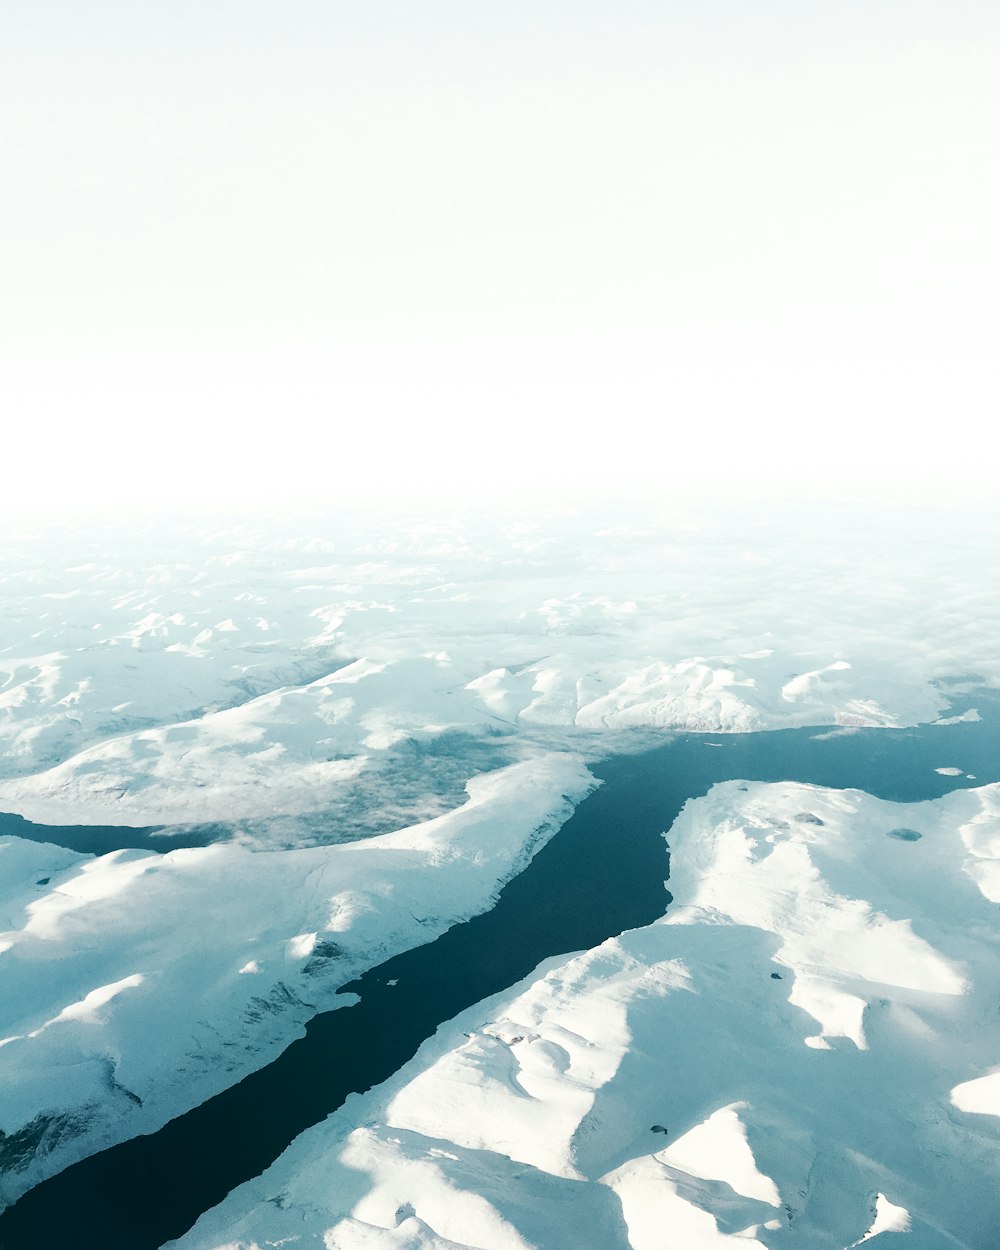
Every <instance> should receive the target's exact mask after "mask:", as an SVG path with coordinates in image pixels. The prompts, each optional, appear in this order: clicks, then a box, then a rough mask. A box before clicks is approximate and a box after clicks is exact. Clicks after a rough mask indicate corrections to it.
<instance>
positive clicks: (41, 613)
mask: <svg viewBox="0 0 1000 1250" xmlns="http://www.w3.org/2000/svg"><path fill="white" fill-rule="evenodd" d="M997 563H1000V526H997V525H996V524H995V522H994V521H993V519H992V518H985V519H984V518H978V517H973V518H972V519H971V520H970V518H969V517H965V516H961V515H959V516H955V515H952V514H950V513H946V512H934V511H933V510H932V509H927V508H924V509H923V510H921V511H917V510H914V511H912V512H911V511H907V510H905V509H904V510H893V509H890V508H888V507H883V508H880V509H874V510H873V509H867V510H866V509H863V508H839V509H838V508H828V509H826V510H825V511H824V510H822V509H818V510H814V511H803V510H799V511H796V509H795V508H794V507H792V506H790V505H786V506H785V507H784V508H778V507H769V508H767V509H762V508H757V509H754V508H752V507H750V506H743V507H742V508H740V509H736V508H735V506H734V505H727V503H726V501H725V500H724V499H718V500H712V501H711V505H710V508H702V509H700V510H693V509H692V508H691V507H690V506H686V507H683V508H682V507H679V506H678V507H677V508H675V509H674V510H671V509H670V508H669V507H668V506H665V507H664V509H663V510H662V512H661V513H660V514H659V515H655V516H654V515H651V514H650V515H647V514H645V513H644V514H642V515H638V516H637V517H629V518H625V517H623V516H622V515H621V514H620V509H619V511H618V512H617V513H616V514H615V515H613V516H607V517H605V516H602V515H600V512H599V510H597V509H594V510H593V511H592V512H590V513H579V514H577V513H572V512H568V511H567V512H563V513H553V514H551V515H549V516H544V515H538V516H534V517H521V516H519V517H514V518H511V517H508V518H489V519H484V518H477V517H475V516H466V517H464V518H463V517H451V518H448V519H443V520H440V521H433V520H430V519H427V518H422V519H409V520H408V519H407V518H399V517H396V518H393V519H391V520H384V521H383V520H378V519H375V518H368V519H367V520H366V521H361V520H359V519H357V518H347V519H345V518H343V517H340V518H333V517H312V518H307V519H303V518H296V519H289V518H280V519H274V518H272V519H270V520H268V521H267V522H255V523H250V522H246V523H241V524H235V523H234V524H226V525H221V524H217V525H214V526H213V525H207V524H201V525H191V526H188V527H183V526H178V525H177V524H176V523H175V524H173V525H172V526H171V525H163V526H160V527H159V528H157V527H154V526H152V525H150V524H145V525H136V526H135V527H133V528H132V529H131V530H129V531H122V530H121V529H116V528H107V529H101V528H99V527H98V528H94V527H91V528H81V529H80V530H78V531H72V532H60V533H58V534H55V535H53V534H52V533H48V532H44V531H40V532H29V531H27V530H25V531H24V532H22V533H19V534H9V535H6V536H4V537H3V538H0V573H2V576H0V617H2V622H3V632H2V634H0V811H4V810H6V811H13V812H18V813H20V814H21V815H23V816H26V817H27V818H28V819H32V820H36V821H42V822H47V823H50V824H68V823H91V824H132V825H149V824H160V823H183V822H188V823H190V822H212V821H234V820H235V821H241V820H250V819H255V820H263V819H267V818H273V817H276V816H285V817H297V816H301V815H303V814H306V813H315V812H322V811H325V810H329V808H330V807H331V804H332V803H333V802H334V800H335V799H336V798H337V796H338V795H343V794H345V793H347V792H349V791H352V788H356V787H357V784H358V781H359V775H360V777H361V779H362V781H363V777H364V774H365V773H366V772H368V771H370V770H371V769H372V768H373V767H376V766H377V764H378V760H379V758H380V757H382V756H383V755H385V753H386V752H390V751H391V750H392V749H393V748H394V747H398V746H399V744H401V743H405V742H407V741H413V740H418V741H422V740H426V739H427V738H429V737H433V736H434V735H437V734H440V733H441V732H442V731H445V730H457V731H465V732H470V733H476V734H482V733H483V732H484V731H487V730H492V731H500V732H502V733H504V734H514V735H516V736H517V737H518V740H519V741H522V742H530V743H539V742H541V743H542V744H543V745H545V746H547V747H551V746H552V745H554V744H555V740H556V739H557V738H559V737H560V736H562V737H565V736H566V735H570V736H573V735H574V734H575V736H577V737H579V735H580V733H581V732H582V731H584V732H586V734H588V735H589V736H590V737H591V738H594V739H595V740H596V737H597V734H598V733H599V732H600V734H601V742H602V746H601V749H602V750H603V749H605V748H606V746H607V744H608V741H609V737H608V735H609V733H610V734H621V733H625V732H628V731H634V730H636V729H647V730H648V729H659V728H670V727H682V728H689V729H702V730H711V731H746V730H753V729H763V728H773V727H781V726H788V725H809V724H817V725H819V724H839V725H842V726H845V727H850V726H858V725H906V724H915V723H918V722H923V721H928V720H933V719H934V718H935V717H936V716H938V715H939V714H940V713H941V712H942V711H943V710H945V708H946V704H947V699H946V697H945V695H944V694H943V692H942V689H941V684H940V683H942V682H945V681H949V680H951V679H953V678H954V677H955V675H956V674H965V675H974V677H975V680H976V681H977V682H979V683H980V684H991V683H992V684H993V685H1000V653H998V651H997V648H996V647H995V646H994V645H993V640H995V638H996V637H997V636H998V634H1000V596H997V595H995V594H993V593H991V589H990V583H989V579H988V578H984V577H983V576H982V575H981V572H982V570H983V569H988V568H991V567H995V566H996V565H997ZM928 587H933V589H934V593H933V595H931V596H928ZM887 596H888V599H887ZM887 603H888V605H889V606H890V607H891V611H887V610H886V605H887ZM371 802H372V804H374V803H375V797H374V794H373V795H372V798H371ZM419 814H430V813H419V812H415V811H412V812H410V813H409V814H408V815H407V816H406V818H405V819H401V820H399V822H398V823H406V820H407V819H414V818H415V816H416V815H419Z"/></svg>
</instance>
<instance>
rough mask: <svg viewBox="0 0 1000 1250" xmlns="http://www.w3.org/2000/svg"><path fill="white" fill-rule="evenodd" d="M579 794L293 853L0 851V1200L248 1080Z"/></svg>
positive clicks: (543, 772)
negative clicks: (344, 988) (343, 991)
mask: <svg viewBox="0 0 1000 1250" xmlns="http://www.w3.org/2000/svg"><path fill="white" fill-rule="evenodd" d="M592 786H593V779H592V778H591V776H590V774H589V773H588V772H587V770H586V769H585V768H584V766H583V764H582V763H581V762H580V761H579V760H578V759H577V758H575V757H572V756H565V755H548V756H545V757H540V758H538V759H536V760H534V761H531V762H526V763H522V764H518V765H514V766H512V767H510V768H507V769H504V770H501V771H500V772H497V773H490V774H486V775H483V776H480V777H477V778H475V779H474V780H473V781H471V782H470V783H469V797H468V801H467V802H466V803H465V804H464V805H463V806H461V807H459V808H458V809H457V810H455V811H453V812H450V813H448V814H447V815H445V816H442V817H438V818H437V819H435V820H432V821H430V822H428V823H425V824H422V825H417V826H414V827H412V828H409V829H402V830H400V831H398V832H396V833H392V834H386V835H383V836H381V837H377V838H371V839H369V840H367V841H364V842H355V843H351V844H348V845H344V846H332V847H317V848H311V849H303V850H295V851H276V852H272V853H260V852H253V851H251V850H249V849H247V848H245V847H242V846H239V845H236V844H232V843H229V844H217V845H215V846H211V847H206V848H204V849H196V850H178V851H173V852H171V853H170V854H168V855H163V856H159V855H155V854H150V853H147V852H140V851H131V852H118V853H115V854H112V855H106V856H103V857H101V858H96V859H95V858H93V857H90V856H78V855H74V854H73V853H71V852H68V851H64V850H60V849H59V848H56V847H50V846H45V845H39V844H35V843H30V842H24V841H22V840H20V839H17V838H10V839H0V882H2V887H0V909H2V914H0V919H2V921H3V924H4V926H5V928H6V930H7V931H6V932H0V952H2V956H0V958H2V964H0V971H2V978H3V979H2V985H3V992H2V1003H3V1009H2V1014H3V1020H2V1023H0V1084H2V1086H3V1089H4V1096H3V1099H2V1101H0V1130H2V1131H3V1133H5V1134H7V1139H6V1140H3V1139H0V1158H2V1159H3V1162H4V1169H3V1170H4V1172H5V1173H6V1175H5V1176H4V1177H3V1179H2V1180H0V1197H2V1198H3V1199H4V1200H5V1201H10V1200H11V1199H12V1198H13V1197H14V1196H16V1194H17V1193H18V1192H20V1191H21V1190H23V1189H24V1188H26V1187H27V1186H28V1185H30V1184H34V1183H36V1182H37V1181H38V1180H40V1179H41V1178H42V1177H43V1176H45V1175H48V1174H51V1173H52V1172H54V1171H57V1170H58V1169H60V1168H62V1167H64V1166H65V1165H66V1164H67V1163H69V1162H71V1161H72V1160H73V1159H76V1158H79V1157H81V1156H82V1155H84V1154H87V1153H91V1152H93V1151H94V1150H96V1149H98V1148H100V1147H102V1146H104V1145H107V1144H109V1143H110V1142H112V1141H117V1140H121V1139H123V1138H125V1137H129V1136H132V1135H134V1134H136V1133H139V1132H144V1131H149V1130H150V1129H152V1128H154V1127H157V1126H158V1125H159V1124H161V1123H163V1122H164V1121H165V1120H167V1119H169V1118H170V1117H172V1116H174V1115H176V1114H178V1113H179V1112H180V1111H182V1110H185V1109H187V1108H188V1107H191V1106H194V1105H195V1104H197V1103H198V1102H201V1101H202V1100H204V1099H205V1098H207V1097H208V1096H209V1095H211V1094H213V1093H215V1092H217V1091H218V1090H220V1089H222V1088H225V1087H226V1086H228V1085H231V1084H232V1083H233V1082H234V1081H236V1080H238V1079H239V1078H240V1076H241V1075H243V1074H244V1073H246V1072H247V1071H250V1070H252V1069H253V1068H257V1067H259V1066H261V1064H263V1063H265V1062H267V1061H268V1060H269V1059H270V1058H272V1057H273V1056H274V1055H275V1054H276V1053H277V1051H278V1050H280V1049H281V1048H283V1046H285V1045H286V1044H287V1043H288V1042H289V1041H290V1040H291V1039H292V1038H293V1037H294V1036H296V1035H297V1034H298V1033H299V1032H301V1029H302V1026H303V1024H304V1023H305V1021H306V1020H308V1019H309V1018H310V1017H311V1016H312V1015H313V1014H315V1012H316V1011H317V1010H321V1009H324V1008H329V1007H332V1006H335V1005H337V1004H338V1003H339V1004H340V1005H343V1004H344V1002H345V1001H350V999H347V1000H345V999H343V998H340V999H334V997H333V995H334V992H335V990H336V989H337V987H338V986H340V985H343V984H344V983H345V982H347V981H350V980H351V979H353V978H354V977H355V976H357V975H358V974H359V973H361V972H362V971H364V970H365V969H366V968H369V967H371V966H373V965H374V964H377V963H380V962H382V961H383V960H384V959H386V958H387V957H388V956H390V955H392V954H394V953H396V952H398V951H401V950H405V949H408V948H410V947H412V946H416V945H419V944H420V943H423V942H427V941H430V940H431V939H432V938H433V937H435V936H436V935H437V934H438V933H440V932H441V931H442V930H443V929H445V928H447V927H448V925H450V924H452V923H454V922H455V921H456V920H458V919H463V918H465V917H467V916H469V915H471V914H473V913H475V912H477V911H481V910H483V909H484V908H485V907H487V906H488V905H489V903H490V901H491V899H492V898H493V897H494V895H495V893H496V891H497V889H498V888H499V885H500V884H501V883H502V882H503V881H505V880H506V879H507V878H509V877H510V876H511V875H512V874H513V873H514V872H516V871H517V870H518V869H519V867H521V866H522V865H523V863H524V862H525V860H526V858H528V857H529V856H530V855H531V854H532V853H533V852H534V851H535V850H536V849H537V847H538V846H540V845H541V844H542V843H543V842H544V841H545V840H546V839H547V838H548V837H549V836H550V835H551V834H552V833H553V832H554V831H555V830H556V829H557V828H558V827H559V825H560V824H561V823H562V822H563V821H564V820H565V819H566V818H567V816H568V815H569V814H570V812H571V810H572V806H573V804H574V803H575V802H576V801H578V800H579V799H580V798H581V797H582V796H583V795H584V794H586V793H587V792H588V790H589V789H590V788H592Z"/></svg>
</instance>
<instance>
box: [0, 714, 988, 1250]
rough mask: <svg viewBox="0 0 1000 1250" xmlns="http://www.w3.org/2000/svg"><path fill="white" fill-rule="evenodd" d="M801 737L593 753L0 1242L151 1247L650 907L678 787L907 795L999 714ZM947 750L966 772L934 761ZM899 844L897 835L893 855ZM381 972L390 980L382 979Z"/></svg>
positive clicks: (22, 1204) (657, 897) (975, 755)
mask: <svg viewBox="0 0 1000 1250" xmlns="http://www.w3.org/2000/svg"><path fill="white" fill-rule="evenodd" d="M977 706H978V707H979V708H980V711H981V712H982V714H983V718H984V719H983V720H982V721H979V722H959V723H957V724H952V725H942V726H922V727H920V728H916V729H907V730H859V731H857V732H854V733H851V734H849V735H838V736H834V737H822V736H820V737H817V734H821V732H822V731H818V730H816V729H804V730H781V731H775V732H768V733H756V734H741V735H699V734H682V735H678V736H677V737H676V738H674V739H672V740H671V741H670V742H668V743H667V744H666V745H665V746H662V747H658V748H656V749H654V750H652V751H649V752H647V753H645V754H643V755H639V756H632V757H625V758H621V757H619V758H615V759H611V760H608V761H605V762H604V763H603V764H602V765H600V766H599V767H597V768H596V769H595V770H594V771H595V772H596V773H597V774H598V775H599V776H600V777H601V778H602V779H603V781H604V785H603V786H601V787H600V789H598V790H597V791H596V792H595V793H594V794H592V795H591V796H590V797H589V798H587V799H586V800H585V801H584V802H583V803H581V804H580V806H579V807H578V808H577V810H576V812H575V813H574V814H573V816H572V817H571V818H570V820H568V821H567V822H566V824H565V825H564V826H563V827H562V829H561V830H560V831H559V832H558V834H556V836H555V837H554V838H553V839H552V840H551V841H550V842H549V843H548V844H547V845H546V846H545V847H543V848H542V850H541V851H539V853H538V854H537V855H536V856H535V857H534V859H533V860H532V861H531V863H530V864H529V865H528V867H527V868H526V869H525V870H524V872H522V873H521V874H520V876H518V877H516V878H514V880H512V881H511V882H509V883H508V885H507V886H506V887H505V888H504V889H503V891H502V892H501V894H500V897H499V900H498V902H497V904H496V906H495V907H494V908H493V909H492V910H491V911H490V912H487V913H486V914H484V915H482V916H477V917H475V918H473V919H472V920H469V921H467V922H465V923H463V924H459V925H455V926H454V927H453V928H452V929H450V930H449V931H448V932H447V933H445V934H443V935H442V936H441V937H439V938H438V939H437V940H436V941H434V942H432V943H429V944H428V945H426V946H422V947H418V948H417V949H415V950H411V951H407V952H406V953H405V954H402V955H399V956H396V957H395V958H394V959H391V960H389V961H388V962H386V963H384V964H382V965H381V966H380V967H378V968H375V969H373V970H371V971H370V972H368V973H366V974H365V975H364V976H363V977H361V978H360V979H359V980H357V981H355V982H353V983H352V984H350V985H347V986H344V987H343V988H344V990H350V991H352V992H354V993H357V994H359V995H360V996H361V1001H360V1002H358V1003H356V1004H354V1005H353V1006H349V1007H344V1008H341V1009H340V1010H337V1011H330V1012H326V1013H324V1014H322V1015H319V1016H317V1017H315V1018H314V1019H313V1020H312V1021H311V1022H310V1023H309V1025H308V1026H307V1029H306V1035H305V1037H303V1038H301V1039H299V1040H298V1041H295V1042H293V1043H292V1044H291V1045H290V1046H289V1047H288V1048H287V1049H286V1050H285V1051H284V1052H283V1053H282V1054H281V1055H280V1056H279V1057H278V1058H277V1059H276V1060H275V1061H274V1062H273V1063H271V1064H270V1065H268V1066H267V1067H266V1068H263V1069H261V1070H260V1071H259V1072H256V1073H253V1074H252V1075H251V1076H248V1077H246V1078H245V1079H244V1080H243V1081H241V1082H240V1083H239V1084H238V1085H235V1086H233V1087H232V1088H231V1089H229V1090H226V1091H225V1092H224V1093H222V1094H219V1095H218V1096H217V1097H215V1098H212V1099H210V1100H209V1101H208V1102H206V1103H204V1104H202V1105H201V1106H199V1107H196V1108H195V1109H194V1110H192V1111H190V1112H188V1113H186V1114H184V1115H181V1116H178V1117H177V1119H175V1120H172V1121H171V1122H170V1123H168V1124H166V1125H165V1126H164V1127H163V1128H162V1129H160V1130H159V1131H158V1132H156V1133H153V1134H151V1135H149V1136H146V1137H138V1138H135V1139H133V1140H132V1141H128V1142H124V1143H122V1144H121V1145H119V1146H115V1147H112V1148H111V1149H109V1150H105V1151H103V1152H102V1153H101V1154H98V1155H95V1156H93V1157H92V1158H90V1159H86V1160H84V1161H83V1162H81V1163H79V1164H75V1165H74V1166H72V1167H70V1168H67V1169H66V1171H64V1172H63V1173H61V1174H60V1175H58V1176H56V1177H54V1178H52V1179H51V1180H48V1181H45V1182H43V1183H42V1184H41V1185H39V1186H37V1187H36V1188H35V1189H34V1190H32V1191H31V1192H29V1193H28V1194H26V1195H25V1196H24V1197H23V1198H22V1199H21V1200H20V1201H19V1202H17V1203H16V1204H15V1205H14V1206H12V1207H11V1208H9V1209H8V1210H7V1211H6V1212H4V1213H3V1214H0V1250H29V1248H30V1250H35V1248H36V1247H56V1246H61V1245H67V1246H73V1247H75V1248H76V1250H90V1248H91V1247H93V1248H95V1250H96V1248H98V1247H100V1248H101V1250H157V1248H158V1247H160V1246H162V1245H163V1243H164V1242H166V1241H168V1240H170V1239H171V1238H175V1237H178V1236H180V1235H181V1234H182V1233H183V1232H185V1231H186V1230H187V1229H188V1228H190V1226H191V1225H192V1224H193V1223H194V1222H195V1220H196V1219H197V1218H198V1216H199V1215H200V1214H201V1213H202V1212H203V1211H205V1210H207V1209H208V1208H210V1207H212V1206H214V1205H215V1204H216V1203H218V1202H220V1201H221V1200H222V1199H223V1198H224V1197H225V1195H226V1194H227V1193H228V1192H229V1191H230V1190H231V1189H233V1188H234V1187H235V1186H236V1185H238V1184H240V1183H241V1182H243V1181H245V1180H248V1179H249V1178H251V1177H253V1176H257V1175H259V1174H260V1173H261V1172H262V1171H263V1170H264V1169H265V1168H266V1167H267V1166H268V1165H269V1164H270V1163H271V1162H272V1161H273V1160H274V1159H275V1158H276V1157H277V1156H278V1155H279V1154H280V1153H281V1151H282V1150H284V1148H285V1147H286V1146H287V1145H288V1144H289V1142H291V1141H292V1140H293V1138H295V1137H296V1136H297V1135H298V1134H299V1133H301V1132H302V1131H303V1130H304V1129H306V1128H308V1127H309V1126H310V1125H312V1124H315V1123H317V1122H318V1121H320V1120H322V1119H324V1118H325V1117H326V1116H327V1115H328V1114H329V1113H330V1112H331V1111H333V1110H335V1109H336V1108H337V1107H338V1106H340V1105H341V1104H342V1103H343V1101H344V1099H345V1098H346V1097H347V1095H348V1094H349V1093H351V1092H353V1091H363V1090H365V1089H368V1088H371V1087H372V1086H373V1085H376V1084H379V1083H380V1082H382V1081H384V1080H385V1079H386V1078H387V1077H389V1076H390V1075H392V1073H393V1072H395V1071H396V1070H397V1069H398V1068H399V1067H400V1066H401V1065H402V1064H403V1063H405V1062H406V1061H407V1060H408V1059H409V1058H411V1056H412V1055H413V1054H414V1053H415V1052H416V1050H417V1048H418V1047H419V1045H420V1044H421V1042H422V1041H423V1040H424V1039H425V1038H427V1037H429V1036H430V1035H431V1034H432V1033H433V1032H434V1030H435V1029H436V1027H437V1026H438V1025H439V1024H440V1023H442V1022H443V1021H445V1020H448V1019H450V1018H451V1017H452V1016H454V1015H455V1014H457V1013H458V1012H459V1011H461V1010H463V1009H464V1008H466V1007H469V1006H471V1005H472V1004H473V1003H476V1002H478V1001H480V1000H481V999H483V998H486V997H488V996H489V995H491V994H494V993H497V992H498V991H500V990H502V989H505V988H506V987H508V986H510V985H512V984H514V983H515V982H516V981H518V980H520V979H521V978H523V977H525V976H527V975H528V974H529V973H530V972H531V971H532V970H533V969H534V968H535V967H536V966H537V964H538V963H539V962H541V960H543V959H546V958H548V957H549V956H552V955H558V954H563V953H567V952H570V951H577V950H582V949H586V948H589V947H592V946H596V945H597V944H599V943H600V942H602V941H604V940H605V939H606V938H608V937H611V936H613V935H615V934H618V933H620V932H622V931H623V930H625V929H629V928H636V927H638V926H640V925H645V924H649V923H650V922H651V921H653V920H655V919H656V918H657V917H659V916H661V915H662V914H663V911H664V906H665V903H666V902H667V901H668V900H669V895H668V894H667V893H666V891H665V886H664V877H665V876H666V875H667V858H666V856H665V853H664V844H663V839H662V836H661V835H662V833H663V831H664V830H665V829H667V828H668V827H669V826H670V824H671V823H672V822H673V820H674V819H675V817H676V816H677V814H678V812H679V811H680V809H681V807H682V806H683V805H684V803H685V802H686V801H687V800H688V799H689V798H692V797H695V796H698V795H701V794H704V793H705V792H706V791H707V790H708V789H710V787H711V786H712V785H714V784H715V783H716V782H719V781H724V780H730V779H734V778H744V779H747V780H756V781H803V782H812V783H815V784H820V785H826V786H833V787H837V788H857V789H862V790H866V791H868V792H869V793H871V794H874V795H877V796H878V797H881V798H886V799H894V800H897V801H911V802H912V801H917V800H921V799H930V798H937V797H939V796H941V795H943V794H946V793H948V792H949V791H951V790H954V789H955V788H964V787H968V786H972V785H980V784H984V783H986V782H988V781H995V780H998V779H1000V715H998V705H997V703H996V702H995V701H993V700H990V701H987V700H986V699H985V698H984V699H977ZM945 765H953V766H960V767H961V768H962V769H963V771H964V772H969V773H973V774H975V777H976V780H975V781H971V780H969V779H967V778H965V777H964V776H960V777H946V776H942V775H940V774H938V773H936V772H935V771H934V769H935V768H937V767H940V766H945ZM907 853H909V851H908V848H907V847H906V846H905V845H900V854H907ZM390 981H395V982H396V984H395V985H390V984H389V982H390Z"/></svg>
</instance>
